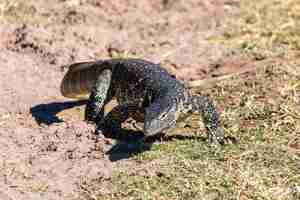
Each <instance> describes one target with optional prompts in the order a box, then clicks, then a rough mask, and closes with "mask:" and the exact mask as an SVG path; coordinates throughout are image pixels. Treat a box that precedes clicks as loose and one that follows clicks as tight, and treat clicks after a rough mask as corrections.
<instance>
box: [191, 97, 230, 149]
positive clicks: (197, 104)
mask: <svg viewBox="0 0 300 200" xmlns="http://www.w3.org/2000/svg"><path fill="white" fill-rule="evenodd" d="M191 104H192V109H193V111H198V112H200V113H201V116H202V119H203V122H204V125H205V127H206V130H207V132H208V139H209V141H210V142H211V143H219V144H224V132H223V129H222V128H221V127H220V121H219V114H218V113H217V111H216V109H215V107H214V105H213V104H212V102H211V101H210V100H209V98H208V97H205V96H191Z"/></svg>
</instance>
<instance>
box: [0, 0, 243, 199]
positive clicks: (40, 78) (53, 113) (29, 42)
mask: <svg viewBox="0 0 300 200" xmlns="http://www.w3.org/2000/svg"><path fill="white" fill-rule="evenodd" d="M0 5H1V13H0V20H1V23H0V35H1V36H0V65H1V67H0V75H1V80H0V96H1V100H0V199H7V200H9V199H18V200H21V199H45V200H46V199H66V200H68V199H77V198H79V197H80V194H81V192H82V190H83V189H82V188H80V183H81V182H84V181H86V180H89V179H105V178H109V177H110V176H111V175H112V173H113V171H114V170H115V169H116V168H124V169H126V168H128V169H129V168H133V169H134V167H136V165H138V164H137V163H135V162H134V161H131V160H130V159H126V158H127V157H128V156H127V154H126V153H124V152H122V153H120V152H119V153H118V154H117V155H113V154H112V153H109V152H110V150H111V149H112V148H114V145H115V144H116V142H115V141H114V140H112V139H107V138H103V137H101V136H100V138H98V139H96V137H95V136H94V135H93V131H94V127H93V126H92V125H88V124H86V123H85V122H83V120H82V115H81V113H82V108H83V106H81V107H77V106H78V105H79V104H81V103H80V102H70V100H69V99H66V98H64V97H62V96H61V94H60V91H59V87H60V82H61V79H62V77H63V75H64V73H65V70H63V69H62V66H65V65H68V64H71V63H73V62H79V61H86V60H96V59H103V58H109V57H111V56H112V55H114V54H116V53H117V54H118V53H122V54H126V53H127V54H129V55H132V56H135V57H140V58H144V59H148V60H151V61H153V62H157V63H158V62H161V63H163V64H164V66H165V67H166V68H167V69H169V70H170V71H171V72H172V73H174V74H176V75H177V76H178V78H180V79H184V80H198V79H203V78H208V77H211V76H217V75H220V74H224V73H228V72H232V71H233V70H236V69H238V68H239V67H240V66H241V63H242V61H240V60H239V59H237V58H235V57H234V56H232V55H233V52H231V51H230V50H228V49H227V48H226V47H223V46H220V45H218V44H214V43H212V42H209V38H211V37H215V36H218V35H220V34H222V32H223V30H224V28H226V27H224V26H223V21H224V20H225V19H226V17H231V16H234V15H237V14H238V1H233V0H226V1H223V0H206V1H198V0H185V1H183V0H175V1H169V0H154V1H146V0H141V1H135V0H126V1H124V0H122V1H121V0H114V1H104V0H103V1H102V0H54V1H45V0H39V1H33V0H29V1H26V3H25V1H4V2H3V3H1V2H0ZM228 60H229V63H230V64H233V65H230V66H229V65H222V63H226V62H227V61H228ZM220 64H221V65H220ZM224 66H227V67H228V68H226V67H224ZM232 67H233V68H232ZM67 108H71V109H67ZM127 148H129V149H130V148H131V147H130V146H129V147H127ZM126 156H127V157H126ZM103 189H109V188H103Z"/></svg>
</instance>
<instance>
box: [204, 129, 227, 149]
mask: <svg viewBox="0 0 300 200" xmlns="http://www.w3.org/2000/svg"><path fill="white" fill-rule="evenodd" d="M224 140H225V137H224V131H223V129H222V128H221V127H218V128H217V129H216V130H215V131H209V135H208V141H209V143H211V144H219V145H224V144H225V141H224Z"/></svg>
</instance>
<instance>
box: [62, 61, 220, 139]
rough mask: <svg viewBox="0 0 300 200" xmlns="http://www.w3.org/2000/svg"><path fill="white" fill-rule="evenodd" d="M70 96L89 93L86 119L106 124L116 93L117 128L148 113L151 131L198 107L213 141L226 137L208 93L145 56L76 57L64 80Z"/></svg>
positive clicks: (64, 91)
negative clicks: (195, 90)
mask: <svg viewBox="0 0 300 200" xmlns="http://www.w3.org/2000/svg"><path fill="white" fill-rule="evenodd" d="M61 93H62V94H63V95H64V96H66V97H69V98H80V97H82V96H84V95H86V94H90V97H89V100H88V103H87V106H86V111H85V119H86V120H87V121H93V122H95V123H98V125H99V126H98V127H102V128H105V127H104V126H107V124H106V125H104V121H106V116H105V114H104V106H105V104H107V103H108V102H109V101H110V100H111V99H112V98H114V97H115V98H116V99H117V101H118V103H119V108H118V109H119V111H121V113H122V116H121V117H120V119H119V120H118V121H117V122H112V124H113V125H112V127H111V128H113V131H118V129H119V128H120V127H121V126H120V124H121V123H122V122H123V121H124V120H126V119H127V118H128V117H129V116H133V117H134V116H136V113H138V115H141V114H142V115H143V116H144V134H145V136H152V135H155V134H157V133H160V132H163V131H165V130H167V129H169V128H172V127H174V126H175V124H176V122H177V121H179V120H182V119H183V118H186V117H187V116H188V115H189V114H192V113H200V114H201V116H202V119H203V122H204V124H205V127H206V129H207V132H208V137H209V140H210V142H213V143H223V140H224V135H223V131H222V128H220V126H219V116H218V113H217V111H216V109H215V107H214V106H213V104H212V103H211V101H210V100H209V99H208V98H207V97H204V96H193V95H191V94H190V93H189V91H188V89H187V88H186V87H185V86H184V84H182V83H181V82H180V81H178V80H177V79H176V78H174V76H172V75H170V74H169V73H168V72H167V71H166V70H165V69H163V68H161V67H160V66H159V65H158V64H154V63H151V62H148V61H145V60H141V59H130V58H128V59H110V60H100V61H96V62H85V63H75V64H73V65H71V66H70V68H69V71H68V72H67V74H66V75H65V77H64V79H63V81H62V84H61Z"/></svg>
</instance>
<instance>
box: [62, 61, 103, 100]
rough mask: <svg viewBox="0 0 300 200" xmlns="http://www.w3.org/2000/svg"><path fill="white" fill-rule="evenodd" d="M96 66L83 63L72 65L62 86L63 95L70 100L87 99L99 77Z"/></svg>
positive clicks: (91, 63) (92, 63)
mask: <svg viewBox="0 0 300 200" xmlns="http://www.w3.org/2000/svg"><path fill="white" fill-rule="evenodd" d="M94 64H95V62H83V63H75V64H72V65H70V67H69V70H68V72H67V73H66V75H65V76H64V78H63V80H62V83H61V86H60V91H61V94H62V95H63V96H65V97H68V98H75V99H87V97H88V95H89V93H90V91H91V88H92V87H93V85H94V83H95V81H96V76H97V73H96V67H93V65H94Z"/></svg>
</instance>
